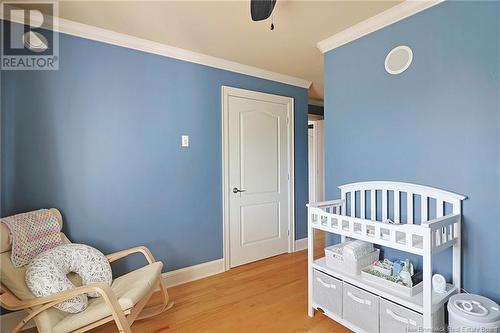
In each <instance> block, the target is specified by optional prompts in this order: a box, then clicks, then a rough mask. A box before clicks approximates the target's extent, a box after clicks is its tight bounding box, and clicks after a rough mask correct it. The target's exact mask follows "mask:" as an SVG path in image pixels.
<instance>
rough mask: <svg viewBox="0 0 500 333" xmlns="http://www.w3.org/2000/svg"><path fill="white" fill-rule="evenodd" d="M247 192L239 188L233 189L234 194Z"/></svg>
mask: <svg viewBox="0 0 500 333" xmlns="http://www.w3.org/2000/svg"><path fill="white" fill-rule="evenodd" d="M245 191H246V190H239V189H238V188H237V187H235V188H233V193H234V194H236V193H239V192H245Z"/></svg>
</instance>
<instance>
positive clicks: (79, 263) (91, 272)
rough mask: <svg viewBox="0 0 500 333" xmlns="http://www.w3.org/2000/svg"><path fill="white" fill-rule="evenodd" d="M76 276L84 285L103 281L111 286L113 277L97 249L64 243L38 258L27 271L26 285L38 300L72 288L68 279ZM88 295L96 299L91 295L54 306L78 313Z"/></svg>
mask: <svg viewBox="0 0 500 333" xmlns="http://www.w3.org/2000/svg"><path fill="white" fill-rule="evenodd" d="M71 272H73V273H76V274H78V275H79V276H80V277H81V279H82V284H83V285H86V284H89V283H94V282H105V283H107V284H108V285H111V282H112V274H111V266H110V265H109V262H108V260H107V259H106V257H105V256H104V254H102V253H101V252H100V251H99V250H97V249H94V248H93V247H90V246H87V245H83V244H63V245H60V246H57V247H55V248H53V249H50V250H47V251H44V252H42V253H40V254H39V255H37V256H36V257H35V258H33V260H32V261H31V262H30V264H29V265H28V268H27V269H26V277H25V280H26V285H27V286H28V288H29V289H30V290H31V292H32V293H33V294H34V295H35V296H37V297H44V296H49V295H52V294H55V293H59V292H62V291H65V290H69V289H73V288H75V285H74V284H73V283H71V281H70V280H69V279H68V278H67V276H66V275H68V274H69V273H71ZM87 296H88V297H99V296H100V295H99V293H96V292H92V293H88V294H87V295H85V294H83V295H80V296H77V297H74V298H71V299H69V300H67V301H65V302H62V303H59V304H57V305H55V307H56V308H58V309H59V310H61V311H64V312H69V313H78V312H81V311H83V310H85V309H86V308H87V301H88V300H87Z"/></svg>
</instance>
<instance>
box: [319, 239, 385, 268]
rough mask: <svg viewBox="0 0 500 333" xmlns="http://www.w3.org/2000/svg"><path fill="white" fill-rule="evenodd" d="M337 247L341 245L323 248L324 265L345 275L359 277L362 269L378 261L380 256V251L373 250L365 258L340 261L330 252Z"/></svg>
mask: <svg viewBox="0 0 500 333" xmlns="http://www.w3.org/2000/svg"><path fill="white" fill-rule="evenodd" d="M339 245H341V244H337V245H333V246H329V247H325V258H326V265H327V266H330V267H332V268H334V269H338V270H341V271H343V272H345V273H347V274H351V275H359V274H360V273H361V269H362V268H364V267H366V266H369V265H371V264H373V263H374V262H375V261H377V260H378V259H379V256H380V250H379V249H375V251H373V252H370V253H368V254H367V255H366V256H364V257H362V258H359V259H358V260H350V259H340V258H339V257H338V255H336V253H335V252H333V251H332V248H333V247H335V246H339Z"/></svg>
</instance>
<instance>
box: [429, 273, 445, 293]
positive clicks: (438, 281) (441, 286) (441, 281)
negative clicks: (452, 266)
mask: <svg viewBox="0 0 500 333" xmlns="http://www.w3.org/2000/svg"><path fill="white" fill-rule="evenodd" d="M432 289H433V290H434V291H435V292H436V293H438V294H442V293H444V292H445V291H446V280H445V278H444V276H442V275H441V274H434V275H433V276H432Z"/></svg>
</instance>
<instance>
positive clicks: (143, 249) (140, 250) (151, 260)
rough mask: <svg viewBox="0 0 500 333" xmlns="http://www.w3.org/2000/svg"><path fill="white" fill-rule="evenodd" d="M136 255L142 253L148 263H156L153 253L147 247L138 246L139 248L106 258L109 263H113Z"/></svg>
mask: <svg viewBox="0 0 500 333" xmlns="http://www.w3.org/2000/svg"><path fill="white" fill-rule="evenodd" d="M134 253H142V254H143V255H144V257H146V260H147V261H148V263H150V264H152V263H154V262H155V261H156V260H155V258H154V257H153V254H152V253H151V251H149V249H148V248H147V247H145V246H137V247H133V248H130V249H126V250H122V251H118V252H115V253H111V254H108V255H107V256H106V258H107V259H108V261H109V262H113V261H116V260H118V259H121V258H124V257H126V256H129V255H131V254H134Z"/></svg>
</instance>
